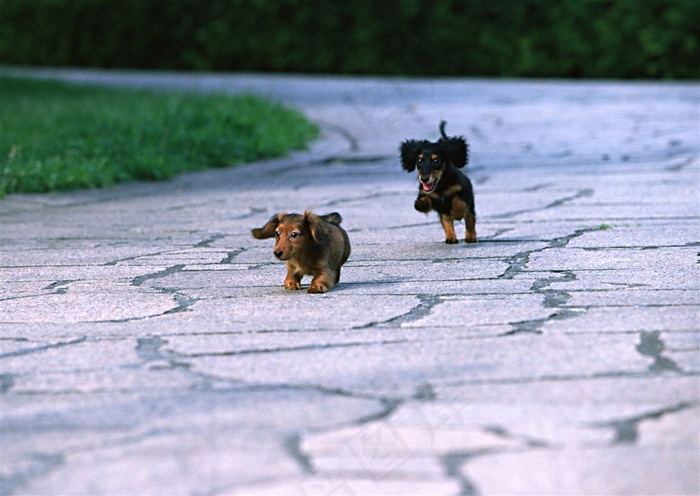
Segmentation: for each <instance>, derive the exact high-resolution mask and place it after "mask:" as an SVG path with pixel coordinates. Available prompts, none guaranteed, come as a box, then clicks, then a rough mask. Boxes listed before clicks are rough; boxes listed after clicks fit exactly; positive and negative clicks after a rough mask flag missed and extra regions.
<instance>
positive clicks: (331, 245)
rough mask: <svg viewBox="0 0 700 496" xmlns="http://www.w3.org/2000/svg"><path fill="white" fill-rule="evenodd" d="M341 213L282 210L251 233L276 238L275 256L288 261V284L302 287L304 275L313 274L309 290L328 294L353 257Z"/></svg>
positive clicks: (285, 282) (265, 237) (261, 236)
mask: <svg viewBox="0 0 700 496" xmlns="http://www.w3.org/2000/svg"><path fill="white" fill-rule="evenodd" d="M342 220H343V219H342V217H341V216H340V214H338V213H337V212H333V213H331V214H327V215H321V216H319V215H316V214H314V213H313V212H311V211H309V210H307V211H306V212H304V214H303V215H301V214H288V213H286V212H280V213H279V214H277V215H273V216H272V217H271V218H270V220H269V221H267V224H265V225H264V226H263V227H261V228H259V229H253V230H252V231H251V233H252V234H253V237H254V238H256V239H267V238H275V247H274V248H273V250H272V252H273V253H274V255H275V256H276V257H277V258H279V259H280V260H283V261H285V262H287V277H286V278H285V280H284V287H285V288H287V289H301V278H302V277H303V276H305V275H310V276H313V279H312V280H311V285H310V286H309V289H308V292H309V293H325V292H326V291H329V290H330V289H331V288H332V287H333V286H335V285H336V284H337V283H338V281H339V280H340V268H341V266H342V265H343V264H344V263H345V262H346V261H347V259H348V257H349V256H350V239H349V238H348V234H347V233H346V232H345V230H344V229H343V228H342V227H340V223H341V222H342Z"/></svg>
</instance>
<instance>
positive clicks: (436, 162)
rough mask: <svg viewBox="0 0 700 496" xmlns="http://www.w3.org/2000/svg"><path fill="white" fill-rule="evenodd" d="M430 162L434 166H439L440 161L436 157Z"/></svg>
mask: <svg viewBox="0 0 700 496" xmlns="http://www.w3.org/2000/svg"><path fill="white" fill-rule="evenodd" d="M431 162H432V163H434V164H439V163H440V159H439V158H437V157H436V158H434V159H432V160H431Z"/></svg>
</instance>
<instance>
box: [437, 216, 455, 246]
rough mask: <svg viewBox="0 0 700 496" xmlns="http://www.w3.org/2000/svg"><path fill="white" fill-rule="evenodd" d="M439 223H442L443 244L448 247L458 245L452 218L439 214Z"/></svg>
mask: <svg viewBox="0 0 700 496" xmlns="http://www.w3.org/2000/svg"><path fill="white" fill-rule="evenodd" d="M440 222H442V228H443V229H444V230H445V243H447V244H449V245H453V244H455V243H459V241H457V234H456V233H455V226H454V224H453V223H452V222H453V221H452V217H450V216H449V215H445V214H440Z"/></svg>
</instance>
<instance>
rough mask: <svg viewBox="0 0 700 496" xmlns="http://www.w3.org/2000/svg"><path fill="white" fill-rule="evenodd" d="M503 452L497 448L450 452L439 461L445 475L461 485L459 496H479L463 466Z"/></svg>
mask: <svg viewBox="0 0 700 496" xmlns="http://www.w3.org/2000/svg"><path fill="white" fill-rule="evenodd" d="M499 451H503V450H501V449H496V448H484V449H478V450H472V451H469V450H468V451H450V452H448V453H445V454H444V455H442V456H440V458H439V460H440V463H441V464H442V467H443V469H444V471H445V475H446V476H447V477H449V478H450V479H454V480H456V481H457V483H458V484H459V492H458V493H457V494H458V496H479V495H480V494H481V492H480V491H479V489H478V487H477V486H476V484H475V483H474V482H472V481H471V480H469V478H468V477H467V476H466V475H465V474H464V472H462V466H463V465H464V464H465V463H466V462H467V461H469V460H471V459H472V458H476V457H479V456H485V455H490V454H493V453H498V452H499Z"/></svg>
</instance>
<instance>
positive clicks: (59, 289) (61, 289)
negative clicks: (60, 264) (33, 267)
mask: <svg viewBox="0 0 700 496" xmlns="http://www.w3.org/2000/svg"><path fill="white" fill-rule="evenodd" d="M76 280H77V279H61V280H60V281H54V282H52V283H51V284H49V285H47V286H46V287H45V288H43V289H45V290H47V291H52V290H54V289H55V290H56V291H54V293H53V294H66V293H67V292H68V287H67V286H68V285H69V284H70V283H72V282H75V281H76Z"/></svg>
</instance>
